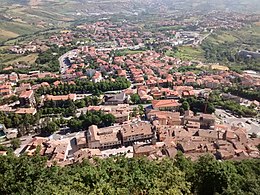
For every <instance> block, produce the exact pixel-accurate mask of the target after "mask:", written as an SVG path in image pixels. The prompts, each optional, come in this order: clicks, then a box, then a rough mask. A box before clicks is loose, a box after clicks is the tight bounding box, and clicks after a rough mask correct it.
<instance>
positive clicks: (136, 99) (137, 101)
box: [130, 94, 141, 104]
mask: <svg viewBox="0 0 260 195" xmlns="http://www.w3.org/2000/svg"><path fill="white" fill-rule="evenodd" d="M130 100H131V102H132V103H133V104H140V103H141V99H140V96H139V95H138V94H133V95H131V97H130Z"/></svg>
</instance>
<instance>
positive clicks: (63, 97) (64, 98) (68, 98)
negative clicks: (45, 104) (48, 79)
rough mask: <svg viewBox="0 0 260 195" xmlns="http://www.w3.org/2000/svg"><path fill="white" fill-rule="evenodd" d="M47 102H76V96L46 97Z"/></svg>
mask: <svg viewBox="0 0 260 195" xmlns="http://www.w3.org/2000/svg"><path fill="white" fill-rule="evenodd" d="M46 99H47V100H53V101H64V100H73V101H75V100H76V94H69V95H57V96H54V95H46Z"/></svg>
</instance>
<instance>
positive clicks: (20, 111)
mask: <svg viewBox="0 0 260 195" xmlns="http://www.w3.org/2000/svg"><path fill="white" fill-rule="evenodd" d="M36 112H37V111H36V109H35V108H18V109H17V110H16V111H15V113H16V114H32V115H34V114H35V113H36Z"/></svg>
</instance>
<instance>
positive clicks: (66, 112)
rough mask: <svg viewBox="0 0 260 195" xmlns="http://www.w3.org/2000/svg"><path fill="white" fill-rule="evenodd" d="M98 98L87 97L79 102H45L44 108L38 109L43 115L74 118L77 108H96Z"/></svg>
mask: <svg viewBox="0 0 260 195" xmlns="http://www.w3.org/2000/svg"><path fill="white" fill-rule="evenodd" d="M98 104H99V98H98V97H96V96H88V97H85V98H83V99H81V100H76V101H75V102H74V101H72V100H64V101H63V100H60V101H52V100H50V101H45V103H44V106H43V107H42V108H41V109H40V111H41V112H42V114H44V115H52V114H55V115H56V114H62V115H63V116H64V117H68V116H74V115H75V114H76V109H77V108H83V107H88V106H97V105H98Z"/></svg>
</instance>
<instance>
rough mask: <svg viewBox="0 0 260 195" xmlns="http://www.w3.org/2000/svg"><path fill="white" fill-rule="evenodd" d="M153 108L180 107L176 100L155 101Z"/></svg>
mask: <svg viewBox="0 0 260 195" xmlns="http://www.w3.org/2000/svg"><path fill="white" fill-rule="evenodd" d="M152 106H153V108H167V107H177V106H180V103H178V102H177V101H176V100H153V101H152Z"/></svg>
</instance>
